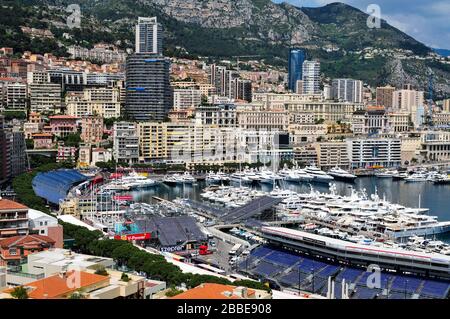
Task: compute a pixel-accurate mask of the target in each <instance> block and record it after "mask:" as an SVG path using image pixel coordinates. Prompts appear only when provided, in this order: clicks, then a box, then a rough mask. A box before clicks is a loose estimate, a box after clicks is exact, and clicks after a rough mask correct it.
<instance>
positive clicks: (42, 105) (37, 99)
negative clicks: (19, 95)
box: [28, 83, 62, 113]
mask: <svg viewBox="0 0 450 319" xmlns="http://www.w3.org/2000/svg"><path fill="white" fill-rule="evenodd" d="M28 90H29V93H30V109H31V111H32V112H39V113H60V112H61V108H62V98H61V94H62V92H61V86H60V85H59V84H55V83H31V84H30V85H29V86H28Z"/></svg>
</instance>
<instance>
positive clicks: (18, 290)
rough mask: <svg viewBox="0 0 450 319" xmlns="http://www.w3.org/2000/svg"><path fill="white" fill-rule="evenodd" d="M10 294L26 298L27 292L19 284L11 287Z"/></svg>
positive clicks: (17, 297) (14, 296)
mask: <svg viewBox="0 0 450 319" xmlns="http://www.w3.org/2000/svg"><path fill="white" fill-rule="evenodd" d="M11 296H12V297H13V298H16V299H28V298H29V297H28V292H27V290H26V289H25V288H24V287H23V286H19V287H16V288H14V289H13V291H12V292H11Z"/></svg>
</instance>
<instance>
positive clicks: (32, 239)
mask: <svg viewBox="0 0 450 319" xmlns="http://www.w3.org/2000/svg"><path fill="white" fill-rule="evenodd" d="M55 243H56V242H55V241H54V240H53V239H51V238H50V237H48V236H42V235H26V236H13V237H9V238H6V239H3V240H0V247H1V248H9V247H17V246H27V245H36V244H38V245H39V244H50V245H53V244H55Z"/></svg>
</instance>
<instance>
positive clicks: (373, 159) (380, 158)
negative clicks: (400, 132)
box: [347, 137, 402, 169]
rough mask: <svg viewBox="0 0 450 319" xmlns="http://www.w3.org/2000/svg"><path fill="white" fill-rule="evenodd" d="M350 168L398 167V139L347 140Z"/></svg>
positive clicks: (399, 143)
mask: <svg viewBox="0 0 450 319" xmlns="http://www.w3.org/2000/svg"><path fill="white" fill-rule="evenodd" d="M347 143H348V150H349V151H348V152H349V157H350V165H351V168H353V169H356V168H369V167H373V166H378V167H380V166H381V167H398V166H400V165H401V163H402V159H401V144H402V143H401V140H400V139H398V138H385V137H381V138H352V139H348V140H347Z"/></svg>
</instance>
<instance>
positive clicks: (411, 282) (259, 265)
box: [238, 246, 450, 299]
mask: <svg viewBox="0 0 450 319" xmlns="http://www.w3.org/2000/svg"><path fill="white" fill-rule="evenodd" d="M238 268H239V270H240V271H241V272H242V273H246V274H248V275H250V276H253V277H255V278H257V279H261V280H267V281H269V282H271V283H274V284H276V285H278V286H280V287H283V288H290V289H298V288H299V287H300V289H301V290H303V291H309V292H313V293H316V294H320V295H323V296H326V295H327V291H328V278H329V277H331V278H332V279H333V280H334V282H335V298H336V299H340V298H341V293H342V288H341V287H342V282H343V280H344V279H345V282H346V283H347V284H348V285H349V296H350V298H351V299H412V298H418V299H443V298H448V296H449V292H450V282H448V281H437V280H431V279H427V278H419V277H413V276H406V275H400V274H397V273H385V272H381V274H380V275H381V276H380V285H379V286H378V287H376V288H372V287H369V286H370V285H368V283H369V282H370V280H369V281H368V278H369V276H370V275H371V274H372V272H367V271H365V270H364V269H357V268H351V267H342V266H341V265H335V264H332V263H331V262H328V261H323V260H316V259H313V258H311V257H309V256H305V255H300V254H297V253H295V252H292V251H287V250H284V249H281V248H278V247H272V246H260V247H258V248H256V249H255V250H253V251H252V252H251V253H250V255H249V256H248V257H247V258H246V259H244V260H243V261H242V262H241V263H240V264H239V265H238Z"/></svg>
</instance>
